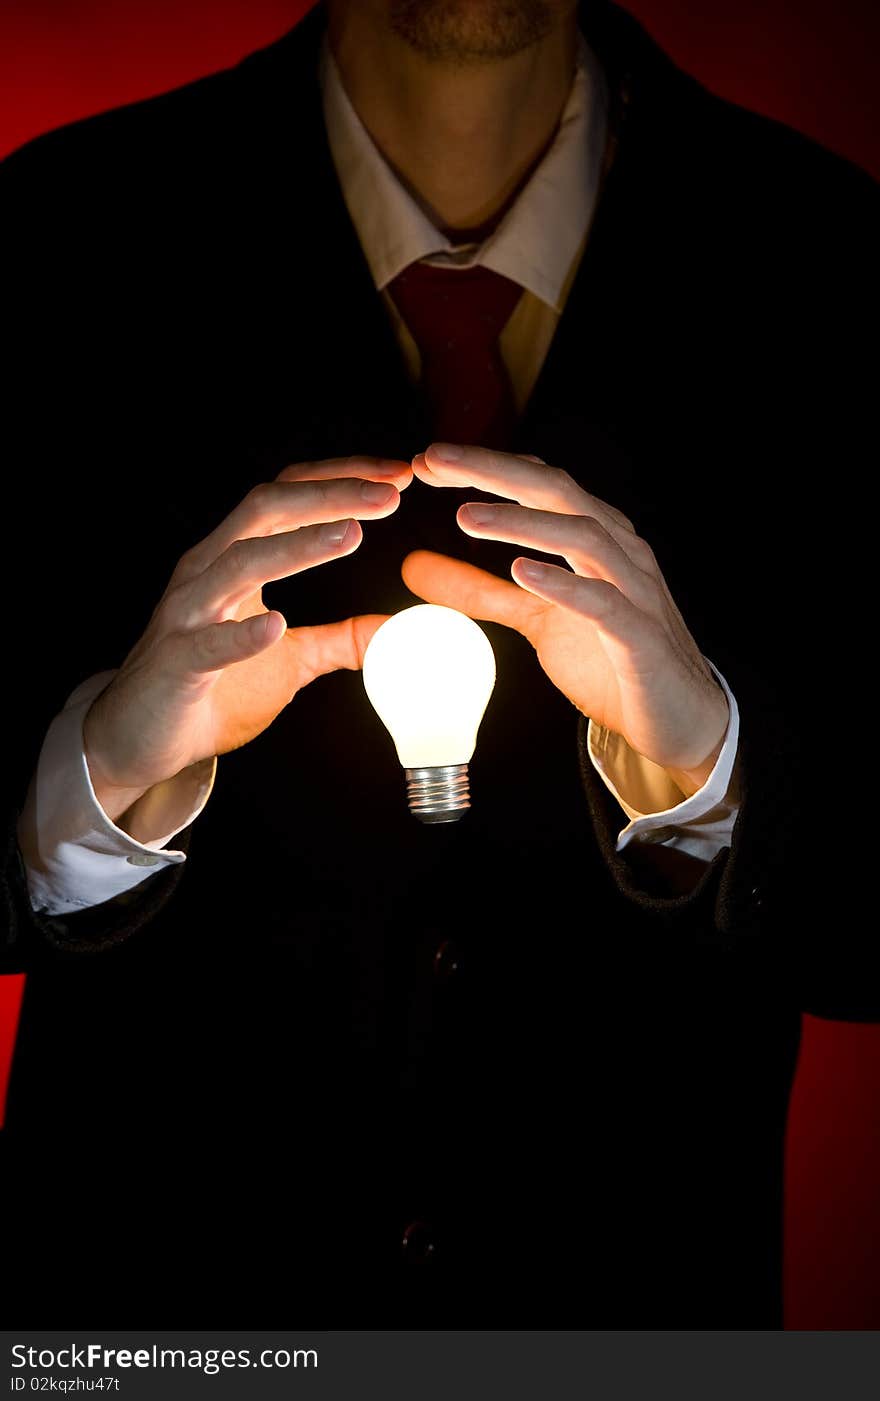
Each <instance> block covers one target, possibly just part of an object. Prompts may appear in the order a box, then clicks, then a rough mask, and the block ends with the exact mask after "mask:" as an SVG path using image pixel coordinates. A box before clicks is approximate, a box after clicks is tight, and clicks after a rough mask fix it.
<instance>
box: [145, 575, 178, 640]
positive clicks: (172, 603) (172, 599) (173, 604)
mask: <svg viewBox="0 0 880 1401" xmlns="http://www.w3.org/2000/svg"><path fill="white" fill-rule="evenodd" d="M185 615H186V581H184V580H181V581H180V582H179V583H177V584H172V585H171V586H170V587H169V588H168V589H167V590H166V593H165V597H164V598H163V599H162V601H161V603H160V604H159V606H158V608H157V609H156V611H155V612H154V614H153V617H152V619H151V626H155V627H156V628H157V629H158V630H160V631H163V632H164V631H167V630H168V629H169V628H175V627H179V626H180V625H181V623H182V622H183V621H184V618H185Z"/></svg>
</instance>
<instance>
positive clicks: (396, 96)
mask: <svg viewBox="0 0 880 1401" xmlns="http://www.w3.org/2000/svg"><path fill="white" fill-rule="evenodd" d="M329 37H330V46H331V49H332V51H333V56H334V58H335V59H336V62H337V64H338V66H339V70H340V74H341V77H342V81H343V84H344V86H345V89H346V92H347V93H348V96H349V98H350V99H351V102H352V105H353V106H354V108H355V110H356V112H357V114H358V116H359V117H360V119H361V121H362V122H363V123H364V126H365V127H366V129H367V131H368V132H369V133H370V136H371V137H372V139H373V141H374V142H375V143H376V145H377V146H378V148H379V150H380V151H381V152H382V154H383V156H384V157H385V159H386V160H387V161H388V162H389V164H390V165H391V166H392V167H393V169H394V170H395V172H396V174H397V175H398V176H399V178H400V179H401V180H402V181H403V183H404V184H405V185H406V186H407V187H408V188H409V190H410V192H411V193H412V194H413V196H414V197H415V198H416V200H417V201H418V202H419V203H420V204H421V206H422V208H423V209H424V211H425V213H426V214H427V215H428V217H429V218H430V219H432V220H433V222H434V223H435V224H436V225H437V226H438V228H440V229H443V230H444V231H446V232H447V233H450V234H452V235H453V236H454V235H455V234H458V235H459V236H467V235H469V234H470V235H477V234H479V235H481V236H482V235H484V234H485V233H486V232H487V231H488V230H489V229H490V228H491V227H492V226H493V225H494V223H496V222H497V221H498V219H500V217H501V216H502V215H503V213H504V211H505V210H506V208H507V207H508V206H509V205H510V204H511V202H512V201H513V200H514V198H515V197H516V195H517V193H518V192H519V190H520V188H521V186H522V185H523V184H524V183H525V181H526V180H527V179H528V176H529V174H530V173H531V171H532V169H533V168H534V166H535V165H536V164H537V162H538V161H539V160H540V158H541V156H542V154H543V153H544V151H545V150H546V148H547V146H548V145H549V143H550V141H551V140H552V138H553V135H554V133H555V130H556V127H557V126H558V124H559V118H560V115H561V113H562V109H563V107H564V106H565V102H566V99H567V97H568V94H569V90H570V88H571V81H572V77H573V74H574V67H575V56H576V44H577V22H576V11H574V10H572V11H571V12H570V13H567V14H566V15H565V16H564V18H563V19H561V20H560V22H558V23H557V24H555V25H554V26H553V28H552V29H551V30H550V31H549V32H548V33H547V34H546V35H545V36H544V37H543V38H541V39H539V40H537V41H536V42H535V43H534V44H531V45H529V46H528V47H527V48H525V49H523V50H521V51H520V52H519V53H516V54H513V55H512V56H510V57H505V58H497V59H491V60H486V61H482V62H476V61H474V62H469V63H460V62H459V63H453V62H445V61H440V60H437V59H436V58H433V57H431V58H429V57H426V56H425V55H424V54H422V53H420V52H419V51H418V50H416V49H414V48H412V47H411V46H410V45H409V44H408V43H406V42H405V41H404V40H403V39H401V38H400V37H399V36H398V35H397V34H396V33H395V32H394V31H393V30H391V29H390V27H389V26H388V25H387V24H383V23H382V21H381V19H380V18H378V17H377V15H376V13H375V12H374V10H373V7H372V6H370V5H356V4H355V5H344V6H339V7H337V6H331V9H330V30H329Z"/></svg>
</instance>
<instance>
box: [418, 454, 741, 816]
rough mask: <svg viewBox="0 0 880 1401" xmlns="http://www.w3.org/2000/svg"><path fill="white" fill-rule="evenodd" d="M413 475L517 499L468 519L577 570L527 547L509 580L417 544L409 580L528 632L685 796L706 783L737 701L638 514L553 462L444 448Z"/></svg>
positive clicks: (560, 677)
mask: <svg viewBox="0 0 880 1401" xmlns="http://www.w3.org/2000/svg"><path fill="white" fill-rule="evenodd" d="M453 453H455V454H456V456H455V457H454V458H453ZM413 471H414V472H415V475H416V476H417V477H418V478H419V480H420V481H423V482H425V483H427V484H428V485H429V486H436V487H459V488H460V487H463V486H473V487H476V488H478V489H480V490H482V491H485V492H489V493H492V494H493V495H495V496H499V497H502V498H506V500H502V501H499V502H474V503H471V504H468V505H466V506H462V507H461V508H460V510H459V512H458V516H457V520H458V524H459V526H460V527H461V529H462V530H464V531H465V532H466V533H467V534H468V535H472V536H475V537H477V538H479V539H483V540H503V541H508V542H509V543H511V544H513V545H519V546H523V547H525V548H526V549H528V550H532V551H538V552H539V553H542V554H547V555H555V556H557V557H561V558H562V559H564V560H565V562H566V563H567V564H568V565H569V568H568V569H566V568H563V567H561V566H560V565H558V564H549V563H546V562H545V561H542V560H538V559H533V558H529V557H518V558H517V559H515V560H514V561H513V564H512V567H511V573H512V576H513V580H514V582H513V583H508V582H507V581H506V580H503V579H499V578H497V577H496V576H495V575H493V574H489V573H487V572H486V571H485V570H483V569H477V568H475V567H474V566H473V565H470V564H466V563H464V562H463V561H462V560H455V559H450V558H449V557H448V556H445V555H438V554H433V553H431V552H429V551H426V550H417V551H415V552H414V553H413V554H410V555H408V556H407V558H406V560H405V561H404V564H403V577H404V581H405V583H406V585H407V587H408V588H410V589H411V590H412V591H413V593H415V594H417V595H418V596H419V597H420V598H424V599H426V600H428V601H429V602H431V603H439V604H444V605H446V606H447V607H449V608H457V609H459V611H460V612H462V613H467V614H468V615H469V616H471V617H474V618H482V619H485V620H487V621H490V622H496V623H502V624H504V625H506V626H507V627H512V628H515V629H516V631H517V632H519V633H521V634H522V635H523V637H525V638H527V640H528V641H529V642H530V643H531V644H532V646H533V647H534V648H535V651H536V653H537V655H538V660H539V662H540V664H541V666H542V667H543V669H544V671H545V672H546V674H547V676H548V677H549V678H550V680H551V681H552V682H553V684H554V686H556V687H558V689H559V690H560V691H562V693H563V694H564V695H566V696H567V697H568V699H569V700H570V701H572V703H573V704H574V705H576V706H577V708H578V709H579V710H580V711H581V712H582V713H583V714H584V715H587V716H589V717H591V718H592V719H593V720H594V721H595V722H596V723H597V724H599V725H605V726H607V727H608V728H609V729H611V730H613V731H615V732H616V733H617V734H620V735H622V736H623V737H624V739H625V740H626V741H627V743H628V744H629V745H630V746H631V747H632V748H633V749H635V750H636V751H637V752H638V753H640V754H642V755H644V756H645V757H646V758H647V759H650V760H652V761H653V762H654V763H655V764H659V765H660V766H661V767H662V768H664V769H666V770H667V772H668V773H669V774H670V776H671V777H672V778H673V780H674V781H675V782H676V783H677V784H678V785H679V787H680V788H681V789H682V791H683V792H684V793H685V794H690V793H693V792H696V790H697V789H698V788H700V787H702V785H703V784H704V783H705V781H706V779H707V778H708V776H709V774H710V773H711V771H712V768H713V766H714V764H715V761H716V759H717V757H718V754H719V753H720V750H721V746H722V743H723V740H724V735H725V732H726V730H727V724H728V718H729V713H728V705H727V700H726V697H725V695H724V692H723V691H722V689H721V687H720V686H719V685H718V683H717V681H716V680H715V678H714V676H713V675H712V672H711V669H710V667H709V665H708V663H707V662H706V660H705V658H704V657H703V656H702V654H701V653H700V650H699V648H698V647H697V645H696V643H695V642H694V639H693V638H692V637H691V634H690V633H689V632H688V629H687V627H686V625H685V623H684V620H683V618H682V616H681V614H680V613H679V611H678V609H677V608H676V606H675V603H674V602H673V599H672V596H671V594H670V592H669V589H668V588H667V586H666V582H665V580H664V578H663V575H662V574H661V572H660V569H659V567H658V565H657V561H656V559H655V558H654V553H653V551H652V549H651V547H650V546H649V545H648V544H647V543H646V541H644V540H642V539H640V538H639V536H638V535H637V534H636V532H635V529H634V527H633V525H632V523H631V522H630V521H629V520H627V518H626V516H624V515H623V514H622V513H621V512H620V511H618V510H616V509H615V508H614V507H613V506H609V505H607V504H606V503H605V502H604V501H600V500H599V499H598V498H597V497H595V496H590V495H589V493H588V492H586V491H584V490H583V489H582V488H581V487H580V486H578V485H577V483H576V482H575V481H574V480H573V479H572V478H571V477H570V476H569V475H568V474H567V473H566V472H563V471H561V470H560V469H558V468H555V467H548V466H547V465H546V463H544V462H542V461H541V460H540V459H539V458H533V457H520V456H515V455H513V454H511V453H501V452H493V451H490V450H488V449H486V448H478V447H454V448H452V449H451V450H447V447H446V445H443V444H434V445H432V446H431V447H429V448H428V449H427V451H426V452H425V453H420V454H419V455H418V456H417V457H416V458H414V459H413ZM512 503H516V504H512Z"/></svg>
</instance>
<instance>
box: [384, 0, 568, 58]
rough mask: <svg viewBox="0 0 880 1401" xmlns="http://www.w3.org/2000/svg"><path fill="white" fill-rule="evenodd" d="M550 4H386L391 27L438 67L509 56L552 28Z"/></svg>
mask: <svg viewBox="0 0 880 1401" xmlns="http://www.w3.org/2000/svg"><path fill="white" fill-rule="evenodd" d="M556 9H557V6H556V5H554V4H553V3H552V0H391V11H390V19H391V27H392V29H393V30H394V32H395V33H396V34H397V35H399V36H400V38H402V39H404V40H405V41H406V42H407V43H408V44H409V45H411V47H412V48H414V49H417V50H418V52H419V53H421V54H423V55H424V56H425V57H426V58H429V59H432V60H434V61H435V62H438V63H459V64H460V63H485V62H487V61H491V60H493V59H501V58H510V57H512V56H513V55H514V54H517V53H520V52H521V51H522V50H523V49H527V48H529V47H530V46H531V45H532V44H536V43H537V42H538V41H539V40H540V39H543V38H544V37H545V36H546V35H547V34H548V33H549V32H550V30H551V29H552V28H553V23H554V18H555V10H556Z"/></svg>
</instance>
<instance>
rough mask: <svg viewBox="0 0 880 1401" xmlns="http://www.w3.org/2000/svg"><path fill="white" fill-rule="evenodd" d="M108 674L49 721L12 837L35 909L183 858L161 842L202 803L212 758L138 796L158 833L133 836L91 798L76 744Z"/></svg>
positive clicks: (101, 896)
mask: <svg viewBox="0 0 880 1401" xmlns="http://www.w3.org/2000/svg"><path fill="white" fill-rule="evenodd" d="M114 675H115V673H114V672H112V671H110V672H102V673H101V674H100V675H98V676H93V677H90V679H89V680H88V681H85V682H83V684H82V685H81V686H78V687H77V689H76V690H75V691H74V692H73V694H72V695H71V696H70V698H69V699H68V701H67V703H66V705H65V707H64V709H63V710H62V711H61V713H60V715H57V716H56V717H55V719H54V720H53V721H52V724H51V725H50V726H49V730H48V732H47V734H46V739H45V741H44V743H43V747H42V749H41V751H40V758H39V762H38V764H37V771H36V774H35V775H34V778H33V780H32V782H31V785H30V788H29V790H28V795H27V799H26V801H25V805H24V809H23V811H22V814H21V817H20V819H19V824H18V841H19V847H20V849H21V853H22V856H23V858H24V864H25V868H26V871H27V882H28V891H29V893H30V899H31V905H32V906H33V908H34V909H35V910H38V911H42V912H43V913H45V914H48V915H64V914H71V913H73V912H74V911H76V910H82V909H87V908H89V907H90V906H92V905H100V904H102V903H103V901H105V900H112V899H113V898H114V897H115V896H117V895H122V894H123V893H124V892H125V891H127V890H131V889H132V888H133V887H134V886H136V885H140V883H141V881H144V880H146V879H147V877H148V876H151V875H154V874H155V873H156V871H158V870H159V869H161V868H162V867H164V866H172V865H177V864H179V863H180V862H182V861H185V860H186V856H185V854H184V853H183V852H182V851H173V850H169V849H168V848H167V843H168V842H170V841H171V840H172V839H173V838H174V837H176V836H177V834H178V832H181V831H183V829H184V828H185V827H188V826H189V824H190V823H191V822H192V821H193V820H194V819H195V818H196V817H197V816H198V815H199V813H200V812H201V811H202V809H203V807H204V806H205V804H206V802H207V801H208V797H209V795H210V792H211V789H212V787H213V784H214V775H215V773H216V769H217V761H216V759H206V760H204V761H203V762H202V763H200V764H193V765H192V767H191V768H188V769H185V770H184V771H183V772H182V773H180V774H177V775H176V776H175V777H174V778H172V779H169V780H168V782H167V783H159V784H156V786H155V787H154V788H151V789H149V791H148V792H147V793H145V794H144V796H143V797H142V798H141V799H139V804H138V805H139V807H140V808H141V810H142V811H143V807H144V806H145V805H148V806H149V810H150V821H151V827H152V828H154V829H155V830H156V831H160V832H163V833H164V835H163V836H160V837H156V838H154V839H153V840H151V841H148V842H138V841H135V839H134V837H131V836H129V834H128V833H127V832H124V831H123V830H122V828H121V827H117V826H116V824H115V822H112V821H111V820H110V818H109V817H108V816H107V814H106V813H105V812H104V809H103V808H102V807H101V805H100V803H99V802H98V799H97V797H96V796H95V790H94V788H93V786H92V780H91V775H90V774H89V767H88V764H87V763H86V757H85V752H84V749H83V721H84V719H85V716H86V712H87V711H88V709H89V706H90V705H91V704H92V701H93V700H94V699H95V697H96V696H98V695H99V694H100V693H101V691H102V690H104V688H105V687H106V686H107V684H108V683H109V681H110V680H111V679H112V677H113V676H114Z"/></svg>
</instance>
